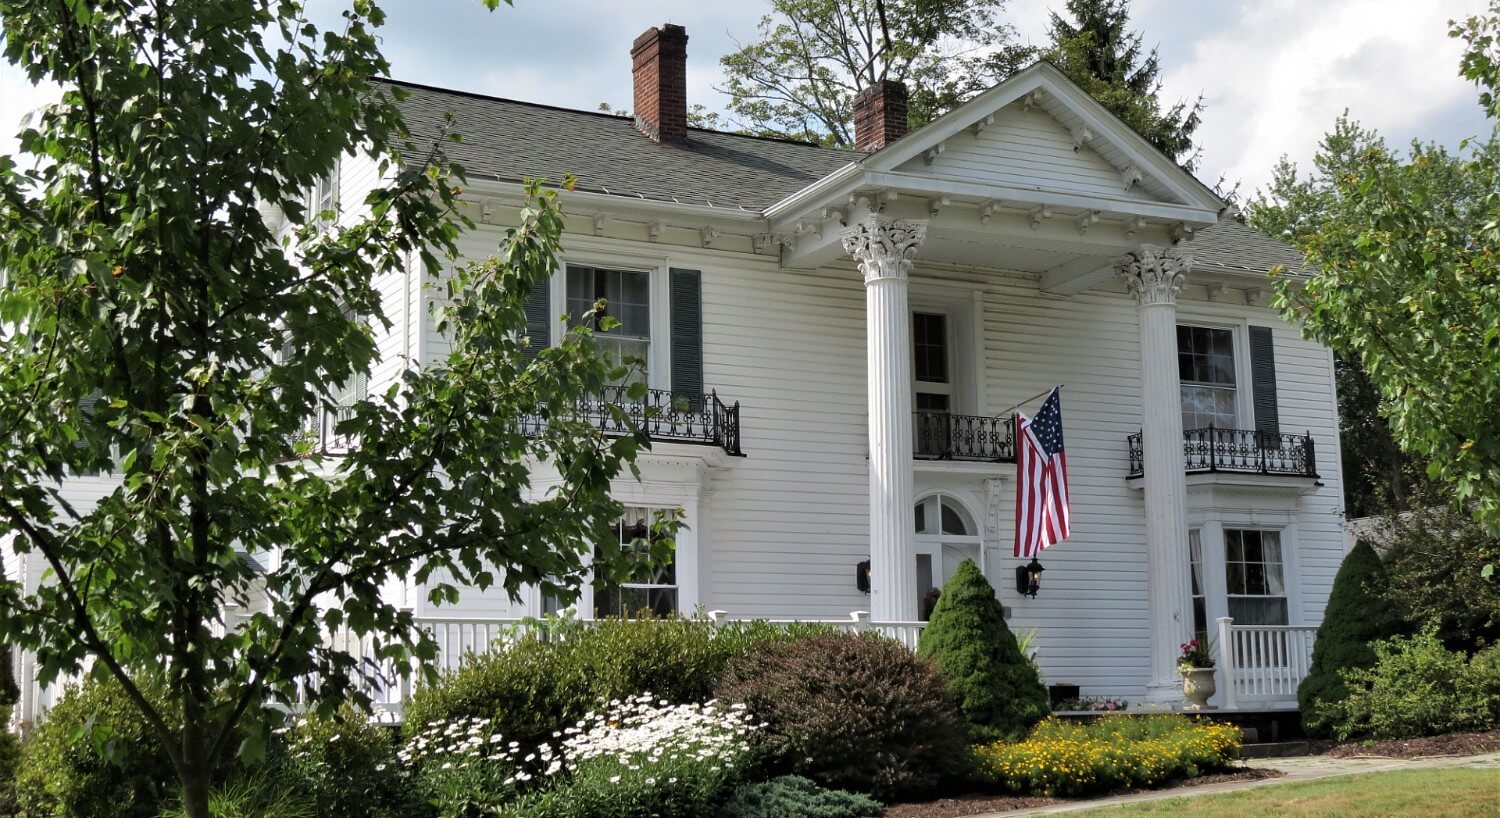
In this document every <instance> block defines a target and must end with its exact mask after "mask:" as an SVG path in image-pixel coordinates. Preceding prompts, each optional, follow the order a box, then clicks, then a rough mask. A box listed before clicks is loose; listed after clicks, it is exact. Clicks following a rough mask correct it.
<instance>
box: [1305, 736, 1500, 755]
mask: <svg viewBox="0 0 1500 818" xmlns="http://www.w3.org/2000/svg"><path fill="white" fill-rule="evenodd" d="M1310 744H1311V746H1312V751H1313V752H1314V753H1317V754H1318V755H1326V756H1333V757H1334V758H1359V757H1361V756H1373V757H1377V758H1424V757H1427V756H1472V755H1479V754H1480V753H1493V752H1500V730H1486V731H1484V732H1482V733H1453V734H1451V735H1446V736H1424V737H1422V738H1408V739H1397V740H1391V741H1368V742H1365V741H1349V742H1344V743H1339V742H1336V741H1314V742H1310Z"/></svg>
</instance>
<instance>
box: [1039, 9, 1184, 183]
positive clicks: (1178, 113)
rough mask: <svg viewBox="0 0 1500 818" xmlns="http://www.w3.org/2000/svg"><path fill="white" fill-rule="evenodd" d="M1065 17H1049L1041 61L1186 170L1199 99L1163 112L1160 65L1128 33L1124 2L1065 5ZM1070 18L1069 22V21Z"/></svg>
mask: <svg viewBox="0 0 1500 818" xmlns="http://www.w3.org/2000/svg"><path fill="white" fill-rule="evenodd" d="M1066 8H1067V16H1066V17H1065V16H1063V15H1062V14H1058V13H1057V12H1053V13H1052V25H1051V29H1050V34H1051V36H1052V46H1051V48H1050V49H1048V50H1047V51H1045V52H1043V54H1044V56H1045V57H1047V58H1048V59H1050V60H1051V61H1052V62H1054V63H1055V64H1056V65H1057V67H1058V68H1061V69H1062V70H1063V72H1064V73H1066V74H1067V75H1068V76H1069V77H1070V78H1071V79H1072V80H1073V81H1074V82H1076V83H1078V84H1079V85H1080V86H1081V87H1082V88H1083V90H1085V91H1087V92H1088V93H1089V95H1090V96H1092V97H1093V98H1094V99H1096V100H1098V101H1099V103H1100V104H1102V105H1103V106H1104V107H1106V108H1108V109H1109V110H1110V111H1111V112H1113V113H1114V115H1115V116H1118V117H1119V118H1120V119H1121V120H1123V121H1124V122H1125V123H1126V124H1127V125H1129V126H1130V127H1132V128H1134V129H1135V130H1136V131H1137V132H1138V133H1140V135H1141V136H1143V137H1145V138H1146V141H1148V142H1150V143H1151V144H1152V145H1154V146H1156V148H1157V149H1158V150H1160V151H1161V152H1162V153H1164V154H1166V155H1167V156H1170V157H1171V158H1172V159H1174V160H1176V161H1177V162H1178V163H1179V164H1181V165H1182V166H1184V167H1186V168H1188V169H1189V170H1191V169H1192V168H1193V167H1194V166H1195V165H1196V164H1197V161H1198V148H1197V146H1196V145H1194V144H1193V132H1194V131H1196V130H1198V125H1199V124H1200V123H1201V122H1202V113H1203V99H1202V97H1199V98H1198V99H1197V100H1194V101H1193V102H1191V103H1190V102H1187V101H1186V100H1184V101H1180V102H1178V103H1176V104H1175V105H1172V106H1170V107H1167V106H1164V105H1163V104H1162V101H1161V99H1160V94H1161V61H1160V59H1159V58H1158V56H1157V53H1156V49H1155V48H1153V49H1151V50H1150V51H1146V49H1145V46H1144V45H1143V43H1142V35H1141V33H1140V32H1139V31H1131V30H1130V28H1129V26H1130V0H1068V2H1067V6H1066ZM1069 18H1071V19H1069Z"/></svg>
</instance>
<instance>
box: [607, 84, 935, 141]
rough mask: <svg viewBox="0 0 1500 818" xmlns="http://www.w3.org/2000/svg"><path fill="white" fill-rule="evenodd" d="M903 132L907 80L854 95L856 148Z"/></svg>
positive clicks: (904, 130)
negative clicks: (905, 82)
mask: <svg viewBox="0 0 1500 818" xmlns="http://www.w3.org/2000/svg"><path fill="white" fill-rule="evenodd" d="M636 87H637V88H639V87H640V86H639V85H637V86H636ZM636 93H637V94H639V93H640V92H639V91H637V92H636ZM903 136H906V85H905V84H904V83H900V82H895V81H894V80H880V81H878V82H876V83H875V84H874V85H868V86H866V87H865V88H864V90H862V91H860V92H859V93H858V94H855V95H854V147H855V148H857V149H859V150H862V151H864V152H866V153H873V152H875V151H878V150H880V149H881V148H883V147H885V146H886V145H889V144H891V143H892V142H895V141H896V140H897V139H900V138H901V137H903Z"/></svg>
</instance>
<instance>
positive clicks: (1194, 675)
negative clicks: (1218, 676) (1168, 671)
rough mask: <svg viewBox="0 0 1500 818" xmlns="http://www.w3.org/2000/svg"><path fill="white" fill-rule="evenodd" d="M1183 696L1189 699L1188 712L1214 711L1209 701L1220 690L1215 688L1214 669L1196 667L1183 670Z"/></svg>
mask: <svg viewBox="0 0 1500 818" xmlns="http://www.w3.org/2000/svg"><path fill="white" fill-rule="evenodd" d="M1181 672H1182V695H1183V696H1185V697H1187V700H1188V703H1187V707H1186V708H1184V709H1186V710H1213V709H1215V708H1213V707H1212V706H1210V705H1209V703H1208V699H1209V697H1210V696H1212V695H1214V692H1215V691H1216V690H1218V688H1217V687H1215V686H1214V669H1213V668H1211V667H1194V668H1183V669H1182V671H1181Z"/></svg>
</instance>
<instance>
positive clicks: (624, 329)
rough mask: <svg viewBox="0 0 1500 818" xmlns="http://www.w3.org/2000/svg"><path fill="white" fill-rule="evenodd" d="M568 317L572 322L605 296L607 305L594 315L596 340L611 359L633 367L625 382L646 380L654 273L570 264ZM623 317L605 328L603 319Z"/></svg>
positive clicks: (649, 354) (649, 351)
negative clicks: (611, 326)
mask: <svg viewBox="0 0 1500 818" xmlns="http://www.w3.org/2000/svg"><path fill="white" fill-rule="evenodd" d="M567 298H568V317H569V322H570V323H571V324H575V325H576V324H578V323H580V322H582V321H583V316H584V315H585V314H587V313H588V311H589V310H591V309H593V308H594V304H595V302H597V301H599V300H600V299H603V300H604V302H605V306H604V309H603V310H602V311H601V312H599V313H597V314H596V315H595V316H594V319H595V320H594V326H593V329H594V331H595V335H594V340H595V342H596V343H597V344H598V345H599V348H600V349H601V350H602V351H603V352H604V353H605V354H606V355H608V356H609V359H610V361H611V363H614V364H617V365H623V366H625V367H627V368H628V369H629V372H628V374H627V375H626V377H625V378H624V379H622V380H621V384H622V385H623V384H629V383H636V382H639V383H646V382H648V378H647V374H648V373H647V361H649V360H650V358H651V274H650V273H649V272H645V271H641V270H610V269H605V268H602V267H585V266H581V265H576V264H570V265H568V274H567ZM606 316H608V317H610V318H613V319H615V320H616V321H619V324H618V325H617V326H615V327H614V328H613V329H609V330H605V329H602V326H601V319H603V318H604V317H606Z"/></svg>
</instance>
